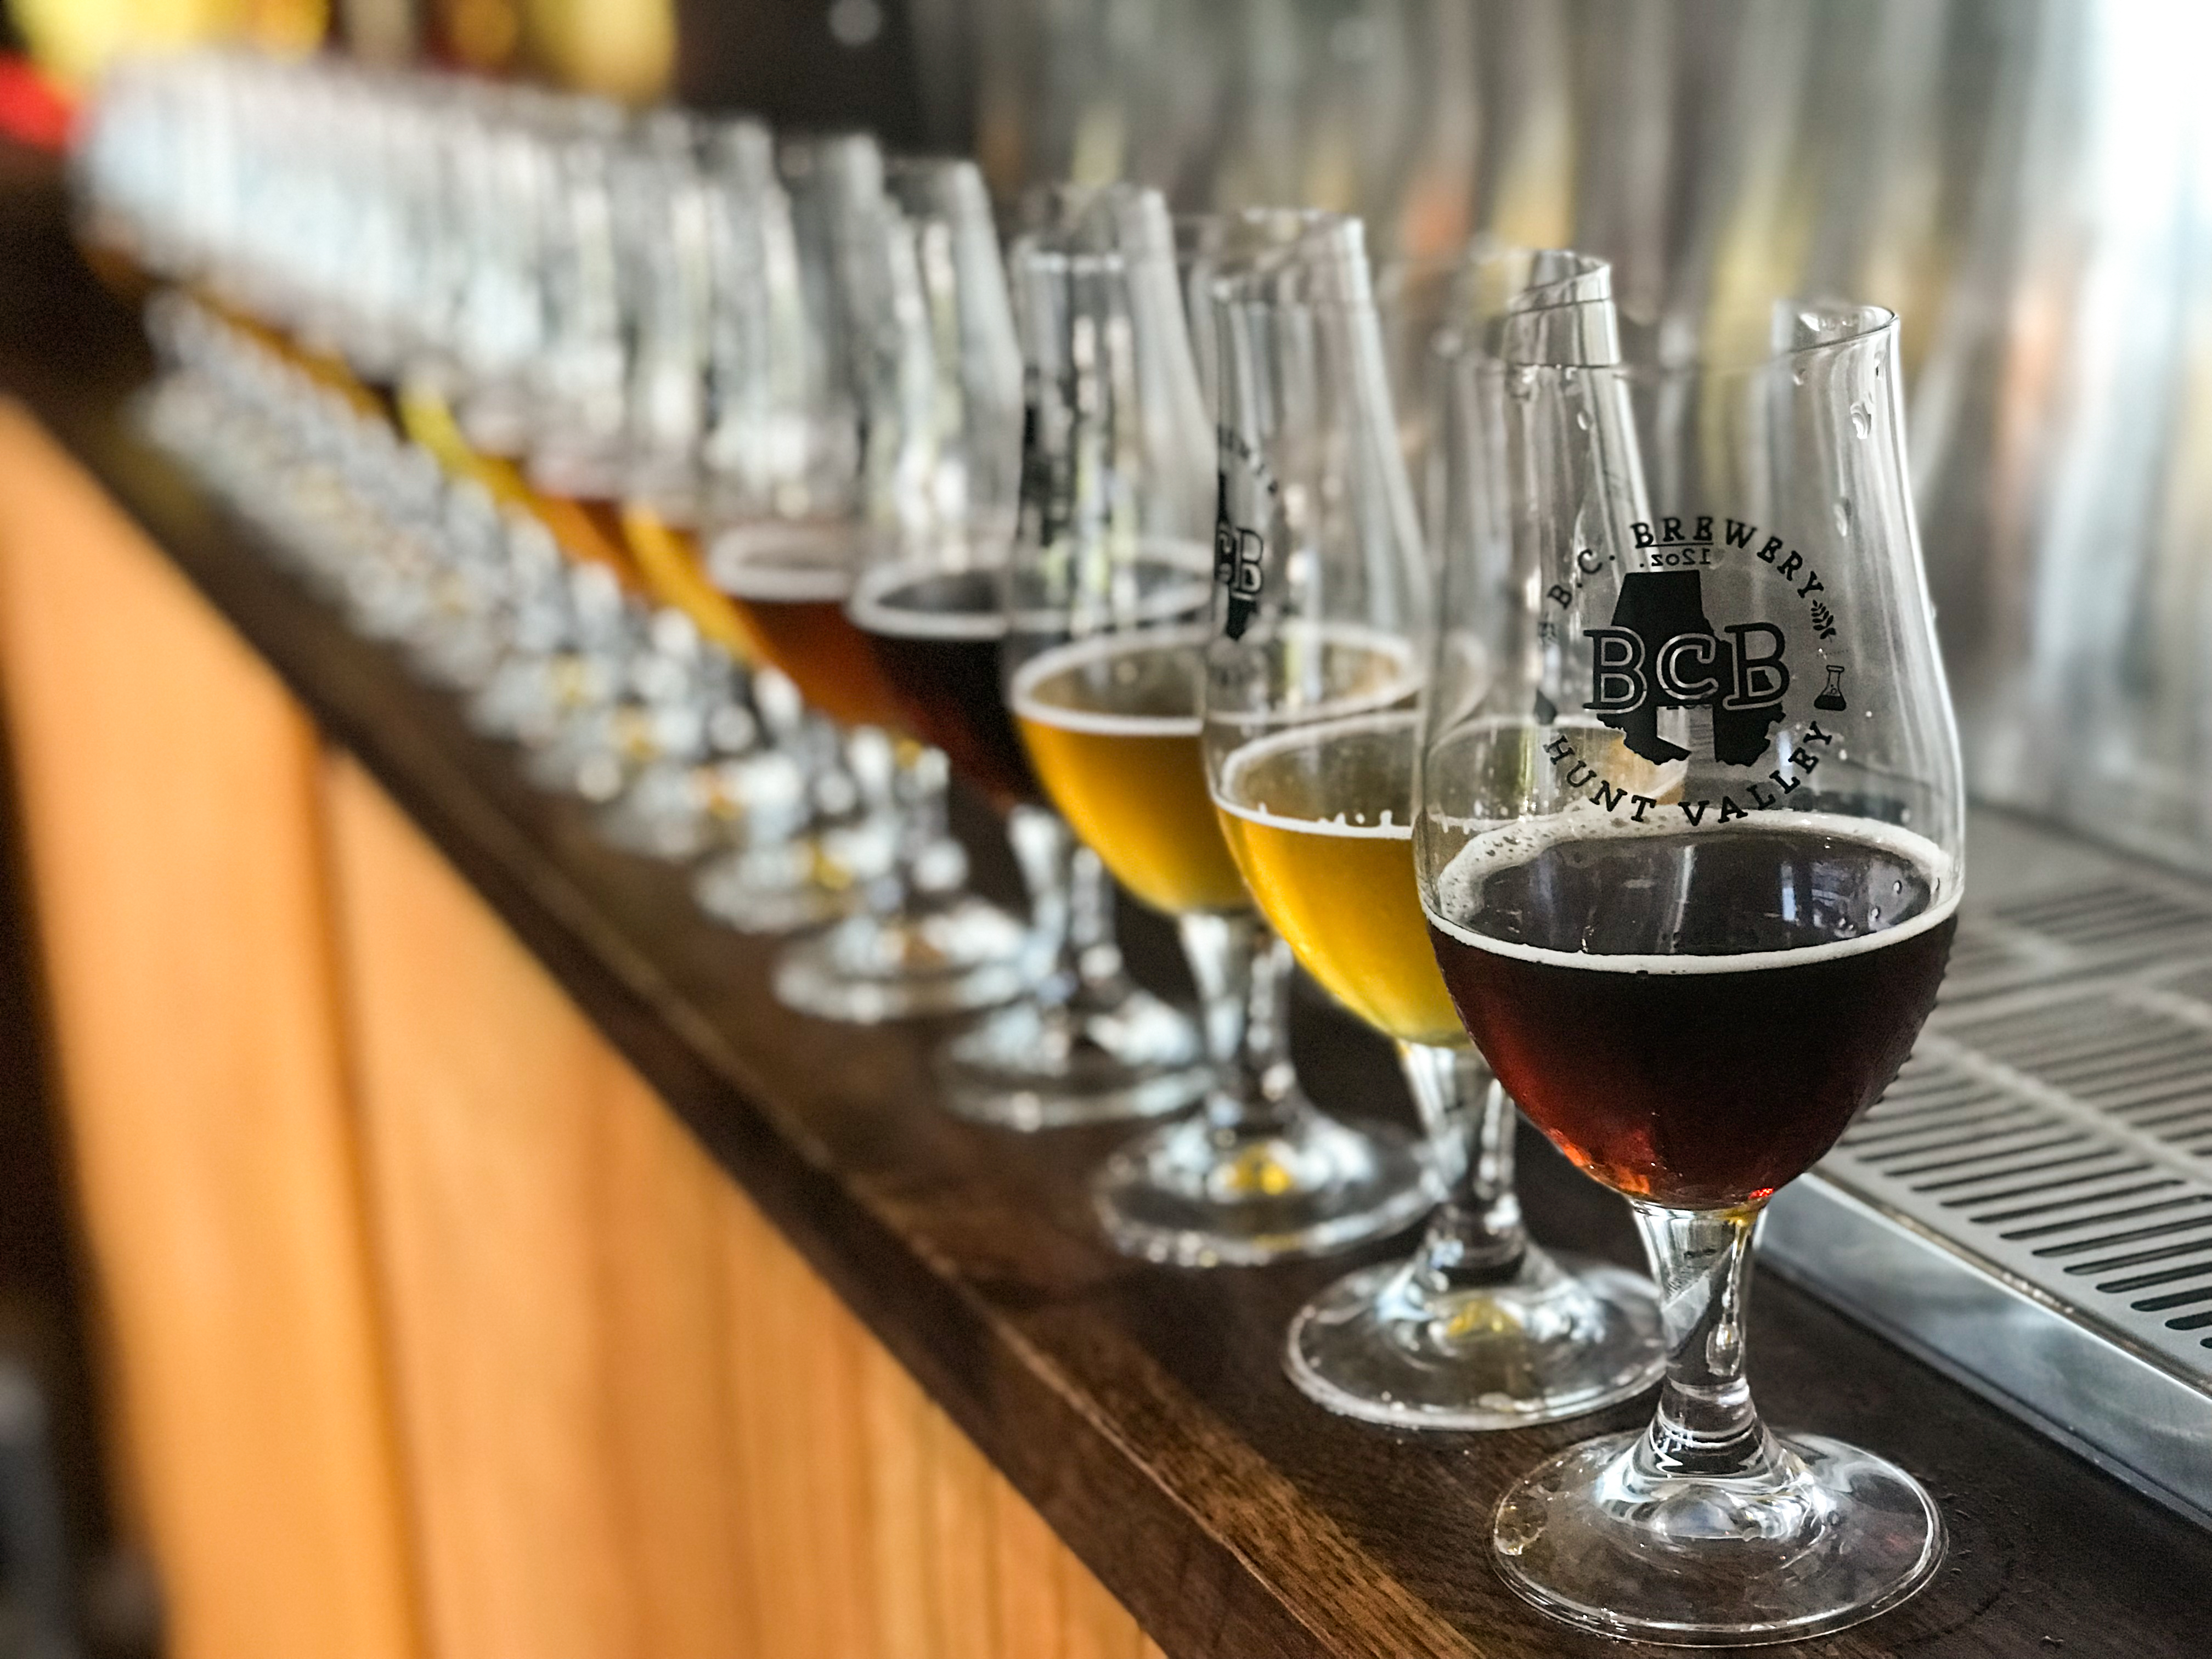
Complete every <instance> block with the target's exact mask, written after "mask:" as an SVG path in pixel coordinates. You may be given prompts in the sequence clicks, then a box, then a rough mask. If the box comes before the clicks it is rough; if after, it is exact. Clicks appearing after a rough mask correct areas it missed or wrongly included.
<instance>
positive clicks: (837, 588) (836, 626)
mask: <svg viewBox="0 0 2212 1659" xmlns="http://www.w3.org/2000/svg"><path fill="white" fill-rule="evenodd" d="M855 534H857V532H853V531H847V530H824V531H823V532H819V533H809V532H805V531H803V530H796V529H787V528H786V527H783V526H748V527H747V528H746V529H745V530H744V532H740V533H738V534H736V535H726V536H725V537H724V538H721V540H720V542H719V543H718V544H717V546H716V549H715V558H714V581H715V585H716V586H717V587H719V588H720V591H721V592H723V593H725V594H726V595H727V596H728V597H729V599H731V600H732V602H733V603H734V604H735V605H736V606H737V608H738V611H739V612H740V614H741V615H742V616H743V617H744V620H745V623H746V624H747V626H748V627H749V628H750V630H751V632H752V634H753V636H754V638H755V639H757V641H759V644H760V647H761V650H762V652H763V654H765V655H766V656H767V658H768V659H769V661H770V662H772V663H774V664H775V665H776V666H777V667H778V668H780V669H781V670H782V671H784V672H785V673H786V674H787V675H788V676H789V677H790V678H791V682H792V684H794V685H796V686H797V687H798V688H799V694H800V695H801V696H804V697H805V699H806V700H807V702H811V703H812V704H813V705H814V706H815V707H816V708H819V709H820V710H821V711H822V712H823V714H827V715H829V718H830V719H832V720H836V722H837V723H838V724H839V725H840V726H848V727H849V726H880V727H883V728H884V729H885V730H887V731H896V730H897V729H899V726H900V718H899V716H900V710H899V703H898V700H897V698H896V696H895V695H894V693H893V691H892V690H891V687H890V683H889V682H888V681H887V680H886V679H885V678H884V673H883V671H882V670H881V668H880V667H878V665H877V661H876V656H875V653H874V652H873V651H872V650H871V649H870V648H869V645H868V640H867V636H866V635H864V634H862V633H861V632H860V629H858V628H856V627H854V624H853V622H852V619H851V618H850V617H848V616H847V614H846V599H847V598H848V596H849V594H850V593H851V592H852V587H853V562H854V554H853V552H852V550H851V545H850V543H851V539H852V538H853V536H854V535H855Z"/></svg>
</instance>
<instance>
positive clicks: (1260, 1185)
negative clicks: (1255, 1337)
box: [1091, 1107, 1443, 1267]
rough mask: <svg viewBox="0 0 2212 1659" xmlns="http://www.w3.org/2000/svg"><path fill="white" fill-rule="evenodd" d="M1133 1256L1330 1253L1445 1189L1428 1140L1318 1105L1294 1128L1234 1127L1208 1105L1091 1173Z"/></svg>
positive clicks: (1256, 1258) (1254, 1259)
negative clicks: (1347, 1118)
mask: <svg viewBox="0 0 2212 1659" xmlns="http://www.w3.org/2000/svg"><path fill="white" fill-rule="evenodd" d="M1091 1196H1092V1199H1093V1201H1094V1202H1095V1203H1096V1205H1097V1211H1098V1218H1099V1222H1100V1224H1101V1225H1103V1227H1104V1228H1105V1230H1106V1236H1107V1237H1109V1239H1111V1240H1112V1241H1113V1243H1114V1247H1115V1249H1118V1250H1120V1251H1121V1252H1122V1253H1123V1254H1124V1255H1133V1256H1139V1257H1142V1258H1143V1259H1144V1260H1146V1261H1163V1262H1170V1263H1173V1264H1174V1265H1175V1266H1177V1267H1257V1266H1260V1265H1261V1264H1262V1263H1265V1262H1269V1261H1283V1260H1285V1259H1286V1258H1289V1257H1292V1256H1310V1255H1329V1254H1331V1253H1332V1252H1334V1251H1337V1250H1346V1249H1351V1248H1352V1246H1354V1245H1356V1244H1364V1243H1366V1242H1367V1241H1368V1240H1369V1239H1371V1238H1381V1237H1384V1236H1385V1235H1387V1234H1389V1233H1395V1232H1396V1231H1398V1230H1399V1229H1400V1228H1401V1227H1404V1226H1407V1225H1410V1224H1411V1223H1413V1222H1414V1221H1416V1220H1419V1218H1421V1217H1422V1216H1423V1215H1425V1214H1426V1213H1427V1212H1429V1211H1430V1210H1431V1208H1433V1207H1434V1206H1436V1204H1437V1202H1438V1200H1440V1199H1441V1198H1442V1196H1443V1189H1442V1188H1441V1186H1440V1185H1439V1183H1438V1182H1437V1176H1436V1172H1435V1170H1434V1168H1433V1167H1432V1165H1431V1163H1430V1160H1429V1158H1428V1155H1427V1153H1426V1152H1425V1148H1424V1146H1422V1144H1421V1143H1419V1142H1418V1141H1416V1140H1415V1139H1413V1137H1412V1136H1410V1135H1408V1134H1407V1133H1404V1132H1403V1131H1402V1130H1400V1129H1397V1128H1395V1127H1390V1126H1389V1125H1386V1124H1370V1125H1368V1126H1366V1127H1362V1128H1357V1129H1355V1128H1352V1127H1351V1126H1349V1125H1347V1124H1344V1123H1340V1122H1338V1121H1336V1120H1335V1119H1334V1118H1331V1117H1324V1116H1323V1115H1322V1114H1321V1113H1319V1112H1317V1111H1316V1110H1314V1109H1312V1108H1311V1107H1307V1108H1305V1109H1303V1110H1301V1111H1299V1112H1297V1114H1295V1115H1293V1116H1292V1117H1291V1121H1290V1122H1289V1123H1287V1124H1286V1125H1278V1126H1274V1127H1267V1128H1261V1129H1252V1128H1244V1129H1239V1128H1227V1127H1218V1126H1217V1125H1216V1124H1215V1123H1213V1122H1212V1121H1211V1119H1210V1118H1209V1117H1208V1116H1206V1115H1204V1114H1201V1115H1199V1116H1196V1117H1193V1118H1188V1119H1186V1120H1184V1121H1182V1122H1180V1123H1170V1124H1168V1125H1166V1126H1165V1127H1162V1128H1159V1129H1156V1130H1154V1131H1153V1132H1152V1133H1150V1134H1148V1135H1146V1136H1145V1137H1144V1138H1143V1139H1139V1140H1138V1141H1136V1142H1134V1143H1133V1144H1132V1145H1130V1146H1125V1147H1123V1148H1122V1149H1121V1151H1119V1152H1115V1154H1114V1156H1113V1157H1112V1158H1109V1159H1108V1160H1107V1161H1106V1164H1105V1165H1104V1167H1103V1168H1102V1169H1101V1170H1099V1171H1098V1173H1097V1176H1095V1177H1094V1178H1093V1180H1092V1182H1091Z"/></svg>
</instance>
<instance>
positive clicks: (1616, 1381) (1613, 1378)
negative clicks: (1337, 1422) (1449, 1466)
mask: <svg viewBox="0 0 2212 1659" xmlns="http://www.w3.org/2000/svg"><path fill="white" fill-rule="evenodd" d="M1433 1279H1434V1275H1433V1273H1432V1272H1431V1270H1428V1269H1427V1268H1426V1267H1425V1258H1424V1257H1422V1256H1416V1257H1415V1258H1413V1260H1412V1261H1393V1262H1385V1263H1383V1264H1382V1265H1381V1266H1379V1267H1366V1268H1363V1269H1361V1270H1360V1271H1359V1272H1358V1273H1351V1274H1348V1275H1346V1277H1345V1278H1343V1279H1339V1280H1337V1282H1336V1283H1335V1284H1334V1285H1330V1286H1329V1287H1328V1289H1327V1290H1326V1291H1322V1293H1321V1295H1319V1296H1318V1297H1315V1298H1314V1300H1312V1301H1311V1302H1309V1303H1308V1304H1306V1305H1305V1306H1304V1308H1303V1309H1301V1310H1299V1312H1298V1316H1297V1318H1296V1319H1294V1320H1292V1321H1291V1331H1290V1340H1289V1342H1288V1345H1287V1347H1286V1350H1285V1355H1284V1363H1285V1368H1286V1369H1287V1370H1289V1372H1290V1374H1291V1382H1293V1383H1297V1385H1298V1387H1299V1389H1302V1390H1303V1391H1304V1393H1305V1394H1306V1395H1307V1396H1308V1397H1309V1398H1310V1399H1312V1400H1314V1401H1317V1402H1318V1403H1319V1404H1321V1405H1322V1406H1325V1407H1328V1409H1329V1410H1330V1411H1333V1412H1335V1413H1338V1414H1340V1416H1344V1417H1356V1418H1358V1419H1360V1420H1361V1421H1363V1422H1367V1423H1380V1424H1383V1425H1387V1426H1389V1427H1391V1428H1398V1429H1516V1428H1525V1427H1528V1425H1532V1424H1536V1423H1554V1422H1557V1421H1559V1419H1561V1418H1566V1417H1579V1416H1581V1415H1582V1414H1583V1413H1585V1412H1594V1411H1599V1410H1601V1409H1602V1408H1604V1407H1607V1406H1612V1405H1617V1404H1619V1403H1620V1401H1623V1400H1626V1399H1628V1398H1630V1397H1631V1396H1632V1395H1637V1394H1640V1393H1642V1392H1643V1391H1644V1389H1647V1388H1650V1386H1651V1385H1652V1384H1653V1383H1656V1382H1657V1381H1658V1380H1659V1378H1660V1376H1661V1374H1662V1372H1663V1371H1664V1370H1665V1369H1666V1352H1665V1347H1664V1345H1663V1343H1662V1340H1661V1336H1660V1328H1659V1304H1658V1301H1657V1299H1656V1292H1655V1291H1653V1290H1652V1287H1651V1281H1650V1280H1649V1279H1645V1278H1644V1277H1643V1276H1642V1275H1640V1274H1638V1273H1629V1272H1627V1271H1626V1270H1625V1269H1623V1268H1620V1267H1613V1266H1611V1265H1610V1264H1608V1263H1605V1262H1600V1261H1590V1260H1589V1259H1588V1258H1586V1257H1583V1256H1576V1255H1558V1256H1553V1255H1547V1254H1546V1253H1545V1252H1544V1251H1542V1250H1540V1249H1535V1248H1534V1246H1531V1247H1530V1248H1529V1249H1528V1251H1527V1252H1526V1253H1525V1254H1524V1255H1522V1259H1521V1269H1520V1272H1519V1273H1517V1274H1516V1275H1515V1276H1514V1277H1513V1278H1512V1279H1508V1280H1506V1281H1505V1282H1504V1283H1502V1284H1498V1285H1483V1286H1481V1287H1480V1288H1479V1289H1452V1288H1449V1287H1447V1286H1444V1285H1438V1284H1437V1283H1435V1282H1433Z"/></svg>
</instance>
